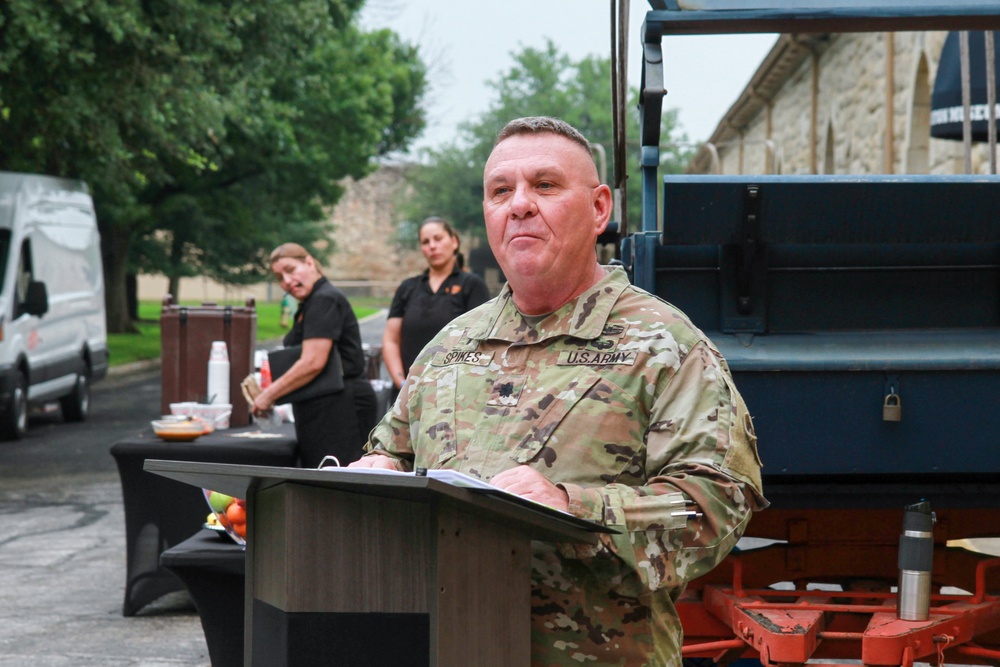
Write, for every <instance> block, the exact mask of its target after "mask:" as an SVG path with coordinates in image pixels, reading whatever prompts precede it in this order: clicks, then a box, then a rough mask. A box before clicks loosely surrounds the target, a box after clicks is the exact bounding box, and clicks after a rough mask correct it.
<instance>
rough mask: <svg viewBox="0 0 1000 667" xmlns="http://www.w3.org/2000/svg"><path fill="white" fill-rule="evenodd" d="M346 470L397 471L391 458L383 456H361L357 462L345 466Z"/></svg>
mask: <svg viewBox="0 0 1000 667" xmlns="http://www.w3.org/2000/svg"><path fill="white" fill-rule="evenodd" d="M347 467H348V468H382V469H385V470H398V468H397V467H396V464H395V462H394V461H393V459H392V458H391V457H388V456H385V455H384V454H370V455H368V456H362V457H361V458H360V459H358V460H357V461H354V462H353V463H348V464H347Z"/></svg>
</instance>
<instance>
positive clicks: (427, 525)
mask: <svg viewBox="0 0 1000 667" xmlns="http://www.w3.org/2000/svg"><path fill="white" fill-rule="evenodd" d="M249 508H250V517H249V521H250V522H251V523H250V533H249V535H250V539H249V542H248V547H247V555H248V560H247V562H248V568H249V570H248V579H247V589H246V594H247V600H246V612H247V615H248V618H249V619H250V620H249V621H248V632H247V637H246V642H247V651H248V654H249V655H251V663H250V664H251V665H254V666H257V667H260V666H264V665H266V666H267V667H279V666H280V667H291V666H292V665H299V664H307V663H305V662H300V660H302V659H305V658H304V657H303V656H304V654H307V653H308V654H311V655H312V656H313V658H314V659H315V657H316V656H325V657H324V660H325V659H326V658H329V659H330V660H333V661H334V662H331V663H329V664H334V663H336V664H340V662H339V661H343V660H345V659H346V660H349V664H352V665H355V664H357V665H372V666H373V667H375V666H377V665H379V666H380V665H385V664H393V663H392V662H385V660H389V657H388V656H387V654H385V651H388V650H390V648H391V647H390V646H389V644H393V645H396V648H392V649H391V650H402V649H400V648H399V647H398V644H397V643H398V642H401V641H403V639H404V638H406V639H405V647H406V648H405V651H406V655H407V656H408V659H407V661H405V662H404V663H395V664H407V665H422V664H427V665H430V666H433V667H438V666H440V667H444V666H454V667H460V666H461V667H467V666H468V665H477V666H479V667H509V666H510V665H522V664H528V663H529V662H530V633H531V628H530V613H531V604H530V596H531V583H530V560H531V553H530V544H531V543H530V540H529V539H528V538H527V537H526V536H524V535H523V533H522V532H520V531H518V530H517V529H516V528H514V527H511V526H509V525H504V524H502V523H501V522H498V521H495V520H491V519H488V518H483V517H482V516H479V515H477V514H476V513H475V512H470V511H468V509H467V508H464V507H462V506H461V505H460V504H458V503H450V502H448V500H447V499H443V500H439V501H432V502H426V501H412V500H406V499H400V498H385V497H379V496H370V495H364V494H358V493H353V492H349V491H340V490H336V489H330V488H325V487H317V486H309V485H306V484H296V483H284V484H278V485H275V486H271V487H268V488H265V489H260V490H258V491H256V492H255V493H254V494H253V495H252V499H251V502H250V503H249ZM421 638H422V639H421ZM364 647H367V650H368V653H365V652H364V650H362V649H364ZM424 654H426V657H425V655H424ZM366 656H367V657H366ZM397 657H398V656H397ZM376 658H377V659H376ZM425 660H426V661H425ZM311 664H320V663H315V662H313V663H311ZM322 664H327V663H322ZM344 664H347V663H344Z"/></svg>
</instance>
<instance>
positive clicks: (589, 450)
mask: <svg viewBox="0 0 1000 667" xmlns="http://www.w3.org/2000/svg"><path fill="white" fill-rule="evenodd" d="M557 375H560V376H562V377H561V381H556V382H552V383H550V385H549V386H550V387H552V388H551V389H550V390H549V391H544V390H543V391H532V392H527V391H525V392H522V393H521V397H520V401H519V405H518V417H519V418H518V419H516V420H511V422H510V426H511V427H512V428H517V429H518V431H517V434H516V436H517V439H516V444H515V445H514V447H513V451H512V453H511V455H510V456H511V458H513V459H514V460H515V461H517V462H518V463H524V464H532V465H537V466H538V467H539V468H543V469H545V470H546V476H548V477H549V478H550V479H552V480H553V481H557V482H560V483H582V484H586V485H593V483H594V481H595V479H598V478H599V479H601V480H603V481H604V482H605V483H612V482H614V481H622V478H623V477H627V478H628V481H630V482H631V481H635V480H641V479H642V477H643V465H642V463H643V457H644V455H645V449H644V444H643V433H644V432H645V427H646V423H647V421H648V418H647V416H646V413H645V411H643V410H642V409H641V406H640V405H639V404H638V402H637V401H636V400H635V399H634V397H632V396H631V395H630V394H628V393H627V392H625V391H623V390H622V389H621V388H620V387H618V386H617V385H616V384H614V383H612V382H609V381H608V380H607V379H606V378H605V377H604V376H602V375H601V373H600V372H599V371H597V370H595V369H593V368H590V367H586V366H577V367H571V368H563V369H561V370H560V371H559V373H557Z"/></svg>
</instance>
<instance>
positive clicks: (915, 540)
mask: <svg viewBox="0 0 1000 667" xmlns="http://www.w3.org/2000/svg"><path fill="white" fill-rule="evenodd" d="M904 509H905V513H904V514H903V534H902V535H900V536H899V593H898V601H897V605H896V613H897V615H898V616H899V618H900V619H901V620H904V621H926V620H927V619H928V618H929V617H930V607H931V564H932V561H933V559H934V532H933V531H934V521H935V520H936V517H935V516H934V513H933V512H931V504H930V503H929V502H927V501H926V500H922V501H920V502H919V503H917V504H915V505H908V506H907V507H906V508H904Z"/></svg>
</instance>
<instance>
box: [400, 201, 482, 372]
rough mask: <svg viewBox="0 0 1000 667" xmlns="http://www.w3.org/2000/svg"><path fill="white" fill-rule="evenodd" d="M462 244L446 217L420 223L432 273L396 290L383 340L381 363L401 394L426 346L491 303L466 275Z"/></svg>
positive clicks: (423, 248) (476, 279) (478, 284)
mask: <svg viewBox="0 0 1000 667" xmlns="http://www.w3.org/2000/svg"><path fill="white" fill-rule="evenodd" d="M459 246H460V240H459V238H458V234H457V233H456V232H455V230H454V229H453V228H452V226H451V225H450V224H449V223H448V222H447V221H445V220H444V219H443V218H427V219H426V220H424V221H423V222H422V223H421V224H420V250H421V251H422V252H423V253H424V258H425V259H426V260H427V269H426V270H425V271H424V272H423V273H421V274H420V275H418V276H413V277H412V278H407V279H406V280H404V281H403V282H402V283H401V284H400V286H399V288H398V289H397V290H396V295H395V296H394V297H393V298H392V305H391V306H390V307H389V317H388V319H387V320H386V323H385V333H384V334H383V336H382V359H383V361H385V367H386V369H387V370H388V371H389V375H390V376H391V377H392V382H393V384H394V385H395V387H396V391H397V392H398V391H399V388H400V387H401V386H402V385H403V380H405V379H406V374H407V373H408V372H409V371H410V366H411V365H412V364H413V361H414V360H415V359H416V358H417V355H418V354H419V353H420V350H422V349H423V348H424V345H426V344H427V343H429V342H430V340H431V339H432V338H433V337H434V335H435V334H437V332H438V331H440V330H441V329H442V328H444V325H446V324H448V322H451V321H452V320H453V319H455V318H456V317H458V316H459V315H461V314H462V313H464V312H466V311H469V310H472V309H473V308H475V307H476V306H478V305H480V304H482V303H485V302H486V301H487V300H489V298H490V294H489V290H487V288H486V283H484V282H483V280H482V279H481V278H480V277H479V276H477V275H476V274H474V273H469V272H468V271H463V270H462V269H463V259H462V253H461V252H459Z"/></svg>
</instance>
